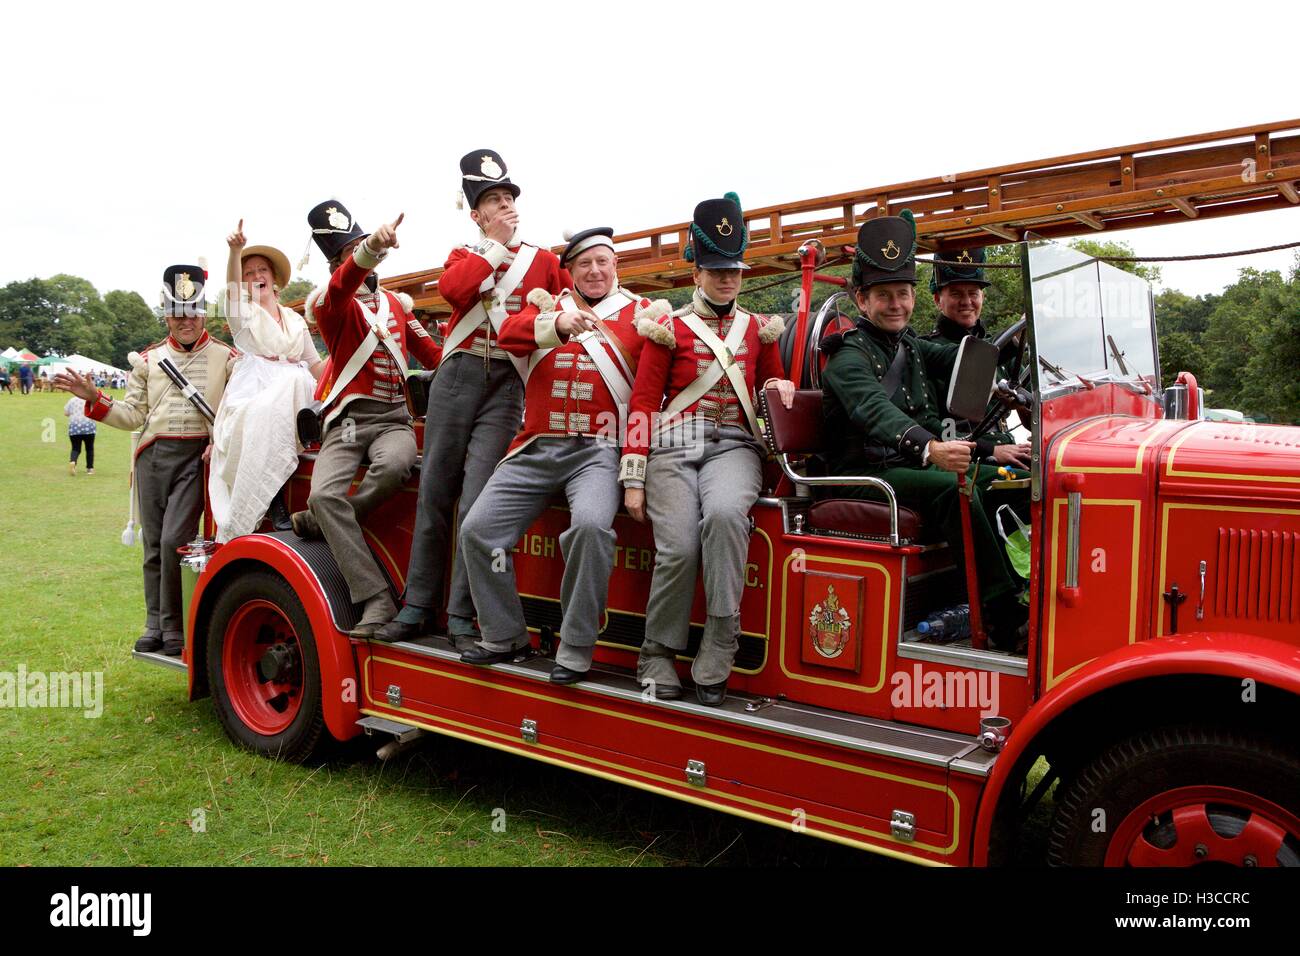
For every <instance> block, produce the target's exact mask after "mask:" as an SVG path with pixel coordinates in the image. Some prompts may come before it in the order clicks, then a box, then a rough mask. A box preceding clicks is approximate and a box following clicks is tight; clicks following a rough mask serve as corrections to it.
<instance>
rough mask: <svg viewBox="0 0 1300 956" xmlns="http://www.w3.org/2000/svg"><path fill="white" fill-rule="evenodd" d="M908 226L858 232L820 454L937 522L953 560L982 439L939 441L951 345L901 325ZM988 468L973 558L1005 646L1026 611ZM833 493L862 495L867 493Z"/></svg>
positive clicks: (906, 316)
mask: <svg viewBox="0 0 1300 956" xmlns="http://www.w3.org/2000/svg"><path fill="white" fill-rule="evenodd" d="M915 253H916V225H915V223H914V222H913V220H912V215H911V213H910V212H908V211H907V210H904V211H903V214H902V216H884V217H880V218H877V219H872V220H869V221H867V222H866V223H864V224H863V226H862V228H861V229H860V230H859V232H858V242H857V251H856V254H855V256H854V261H853V277H852V281H851V283H850V288H851V289H852V291H853V295H854V299H855V301H856V302H857V306H858V310H859V311H860V312H861V313H862V317H861V318H859V319H858V322H857V325H856V327H855V328H852V329H849V330H848V331H847V332H844V333H843V334H842V335H836V336H831V337H829V338H828V339H827V340H826V341H825V342H824V344H823V345H822V348H823V350H825V351H826V352H828V353H829V354H830V359H829V361H828V362H827V365H826V371H825V373H824V375H823V380H824V383H825V384H824V386H823V387H824V392H825V394H824V398H823V402H824V411H825V416H826V430H827V434H831V435H842V436H845V438H844V440H843V441H838V442H835V443H834V444H833V445H832V446H831V447H830V448H829V449H828V450H827V453H826V458H827V465H828V466H829V469H830V473H831V474H832V475H873V476H875V477H877V478H881V479H883V480H884V481H887V482H888V483H889V484H890V485H891V486H892V487H893V488H894V491H895V493H896V494H897V496H898V500H899V501H900V502H901V503H903V504H905V505H907V506H908V507H910V508H913V509H914V510H916V511H918V512H919V513H920V514H921V515H922V516H923V517H924V519H925V520H926V522H927V523H929V524H930V525H932V526H937V527H938V528H939V529H940V530H941V532H942V534H943V535H944V537H945V538H947V540H948V541H949V543H950V544H951V546H952V547H953V548H954V549H956V550H957V553H958V554H961V544H960V542H961V540H962V538H961V535H962V523H961V510H960V503H959V499H958V497H957V496H958V494H959V492H958V490H957V475H959V474H962V473H965V472H967V471H968V469H970V467H971V458H972V453H974V454H975V455H977V456H979V457H984V456H985V455H988V454H991V453H992V447H993V446H992V445H991V444H988V445H986V444H985V443H986V442H987V441H988V440H987V439H981V441H980V442H979V443H975V442H970V441H963V440H957V441H944V440H943V438H942V437H941V436H942V434H943V427H944V422H943V412H942V406H941V404H940V400H939V397H938V395H937V393H936V391H935V386H934V382H935V380H938V379H941V378H943V379H946V378H948V377H949V376H951V375H952V371H953V365H954V363H955V361H956V358H957V346H955V345H953V344H952V343H949V342H943V343H940V342H929V341H926V340H924V339H920V338H918V337H917V336H916V334H915V333H914V332H912V330H911V329H910V328H909V327H908V323H909V322H910V321H911V318H912V309H913V307H914V306H915V304H916V299H915V295H916V290H915V286H916V260H915ZM996 477H997V473H996V471H995V469H993V468H992V467H985V468H983V469H981V471H980V474H979V478H978V480H977V481H976V487H975V488H974V490H973V494H972V497H971V526H972V532H973V537H974V550H975V560H976V562H977V565H978V568H977V571H978V576H979V582H980V598H981V599H982V601H983V605H984V621H985V626H986V629H987V630H988V633H989V639H990V641H991V642H992V643H993V645H994V646H995V647H998V648H1002V649H1006V650H1010V649H1012V648H1014V647H1015V646H1016V644H1017V642H1018V640H1019V638H1020V636H1021V627H1022V625H1023V624H1024V623H1025V620H1026V612H1025V609H1024V608H1023V607H1022V606H1021V605H1020V603H1019V601H1018V599H1017V595H1018V591H1019V586H1018V583H1017V580H1016V578H1015V577H1014V574H1013V572H1012V570H1011V568H1010V566H1009V565H1008V563H1007V559H1006V555H1005V553H1004V552H1003V549H1002V547H1001V546H1000V542H999V541H998V538H997V533H996V532H995V531H994V528H993V523H992V522H993V510H992V507H991V506H990V504H989V502H988V501H987V496H986V494H985V493H986V491H987V489H988V484H989V482H990V481H992V480H994V479H995V478H996ZM835 494H836V495H837V496H841V495H861V496H863V497H870V496H873V495H876V494H878V493H876V492H873V491H872V489H867V488H862V489H858V488H839V489H836V491H835Z"/></svg>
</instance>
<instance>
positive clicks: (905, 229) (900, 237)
mask: <svg viewBox="0 0 1300 956" xmlns="http://www.w3.org/2000/svg"><path fill="white" fill-rule="evenodd" d="M882 282H910V283H912V284H913V285H916V221H915V220H914V219H913V218H912V211H911V210H910V209H904V210H903V211H902V213H901V214H899V215H897V216H879V217H877V218H876V219H868V220H867V221H866V222H864V223H863V224H862V228H861V229H859V230H858V242H857V251H856V252H855V253H854V255H853V285H854V286H855V287H856V288H859V289H867V288H870V287H871V286H873V285H879V284H880V283H882Z"/></svg>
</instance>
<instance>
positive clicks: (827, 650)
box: [808, 585, 853, 659]
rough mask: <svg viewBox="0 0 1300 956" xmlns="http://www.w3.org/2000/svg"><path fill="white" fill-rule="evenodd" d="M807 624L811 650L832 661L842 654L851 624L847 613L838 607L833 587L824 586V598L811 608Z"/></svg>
mask: <svg viewBox="0 0 1300 956" xmlns="http://www.w3.org/2000/svg"><path fill="white" fill-rule="evenodd" d="M808 624H809V636H810V637H811V638H812V645H813V649H814V650H815V651H816V652H817V653H818V654H820V655H821V656H822V657H827V658H831V659H834V658H836V657H839V656H840V655H841V654H843V653H844V648H845V646H846V645H847V644H848V642H849V631H850V629H851V628H852V627H853V622H852V621H851V620H849V612H848V611H847V610H846V609H845V608H843V607H841V606H840V599H839V597H838V596H836V594H835V586H834V585H827V586H826V597H825V598H823V599H822V601H821V603H820V604H817V605H815V606H814V607H813V609H812V613H811V614H810V615H809V616H808Z"/></svg>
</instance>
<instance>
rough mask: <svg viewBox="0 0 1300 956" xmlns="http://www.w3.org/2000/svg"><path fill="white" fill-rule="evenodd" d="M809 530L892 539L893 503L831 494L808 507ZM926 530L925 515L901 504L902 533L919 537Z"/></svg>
mask: <svg viewBox="0 0 1300 956" xmlns="http://www.w3.org/2000/svg"><path fill="white" fill-rule="evenodd" d="M808 525H809V527H808V530H809V531H812V532H817V531H829V532H832V533H839V534H853V535H861V536H863V537H866V538H880V539H882V540H888V539H889V505H887V504H885V503H884V502H883V501H863V500H861V499H858V498H830V499H827V500H824V501H818V502H816V503H815V504H814V505H813V506H812V507H811V508H809V509H808ZM921 534H922V527H921V516H920V515H919V514H917V513H916V512H915V511H913V510H912V509H911V508H906V507H904V506H903V505H899V506H898V536H899V537H900V538H902V539H903V540H905V541H913V542H915V541H918V540H919V539H920V537H921Z"/></svg>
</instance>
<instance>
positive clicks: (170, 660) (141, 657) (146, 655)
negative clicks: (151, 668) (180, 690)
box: [131, 650, 189, 674]
mask: <svg viewBox="0 0 1300 956" xmlns="http://www.w3.org/2000/svg"><path fill="white" fill-rule="evenodd" d="M131 656H132V657H134V658H135V659H136V660H137V661H145V662H147V663H149V664H157V665H158V666H159V667H165V668H167V669H168V670H173V671H180V672H181V673H182V674H186V673H189V667H188V666H187V665H186V663H185V662H184V661H183V660H181V659H180V658H179V657H168V656H167V655H166V654H161V653H159V652H158V651H134V650H133V651H132V652H131Z"/></svg>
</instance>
